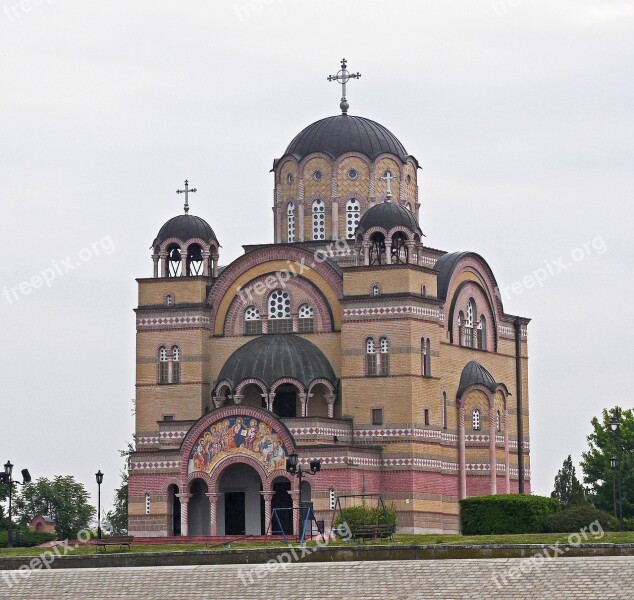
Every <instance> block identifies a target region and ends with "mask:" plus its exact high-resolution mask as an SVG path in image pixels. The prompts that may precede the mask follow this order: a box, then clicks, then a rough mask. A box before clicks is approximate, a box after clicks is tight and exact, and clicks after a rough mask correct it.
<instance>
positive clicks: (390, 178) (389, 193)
mask: <svg viewBox="0 0 634 600" xmlns="http://www.w3.org/2000/svg"><path fill="white" fill-rule="evenodd" d="M379 179H380V180H381V181H385V182H386V183H387V193H386V196H385V201H386V202H389V201H390V199H391V198H392V181H393V180H394V179H398V177H396V176H395V175H392V171H385V173H384V174H383V177H379Z"/></svg>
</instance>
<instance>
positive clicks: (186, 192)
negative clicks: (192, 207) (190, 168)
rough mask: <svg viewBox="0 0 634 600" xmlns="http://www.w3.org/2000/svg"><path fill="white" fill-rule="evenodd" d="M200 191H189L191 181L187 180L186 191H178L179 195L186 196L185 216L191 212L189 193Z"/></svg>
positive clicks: (193, 189)
mask: <svg viewBox="0 0 634 600" xmlns="http://www.w3.org/2000/svg"><path fill="white" fill-rule="evenodd" d="M197 191H198V190H197V189H196V188H192V189H191V190H190V189H189V181H187V179H185V189H184V190H176V193H177V194H185V206H184V207H183V208H184V209H185V214H187V213H188V212H189V193H190V192H191V193H194V192H197Z"/></svg>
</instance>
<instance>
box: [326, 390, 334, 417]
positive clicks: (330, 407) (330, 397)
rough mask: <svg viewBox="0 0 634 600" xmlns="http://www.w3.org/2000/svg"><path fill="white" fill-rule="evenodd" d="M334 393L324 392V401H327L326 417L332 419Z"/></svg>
mask: <svg viewBox="0 0 634 600" xmlns="http://www.w3.org/2000/svg"><path fill="white" fill-rule="evenodd" d="M336 399H337V396H336V394H326V402H327V403H328V417H329V418H330V419H333V418H334V416H335V400H336Z"/></svg>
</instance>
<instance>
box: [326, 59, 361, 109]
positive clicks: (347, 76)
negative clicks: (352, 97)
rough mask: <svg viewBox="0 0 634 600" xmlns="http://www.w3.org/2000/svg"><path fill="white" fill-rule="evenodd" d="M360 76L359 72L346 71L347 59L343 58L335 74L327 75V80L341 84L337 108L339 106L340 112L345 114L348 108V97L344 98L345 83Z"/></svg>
mask: <svg viewBox="0 0 634 600" xmlns="http://www.w3.org/2000/svg"><path fill="white" fill-rule="evenodd" d="M360 77H361V73H350V71H348V61H347V60H346V59H345V58H344V59H342V60H341V69H340V70H339V72H338V73H337V74H336V75H328V81H337V82H338V83H340V84H341V103H340V104H339V108H341V114H342V115H347V114H348V108H350V105H349V104H348V99H347V98H346V83H348V81H350V80H351V79H359V78H360Z"/></svg>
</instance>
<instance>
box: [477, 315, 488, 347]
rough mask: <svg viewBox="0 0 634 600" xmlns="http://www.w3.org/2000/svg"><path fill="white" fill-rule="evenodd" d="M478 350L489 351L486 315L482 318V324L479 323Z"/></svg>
mask: <svg viewBox="0 0 634 600" xmlns="http://www.w3.org/2000/svg"><path fill="white" fill-rule="evenodd" d="M478 348H480V350H486V349H487V320H486V318H485V317H484V315H482V316H481V317H480V322H479V323H478Z"/></svg>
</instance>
